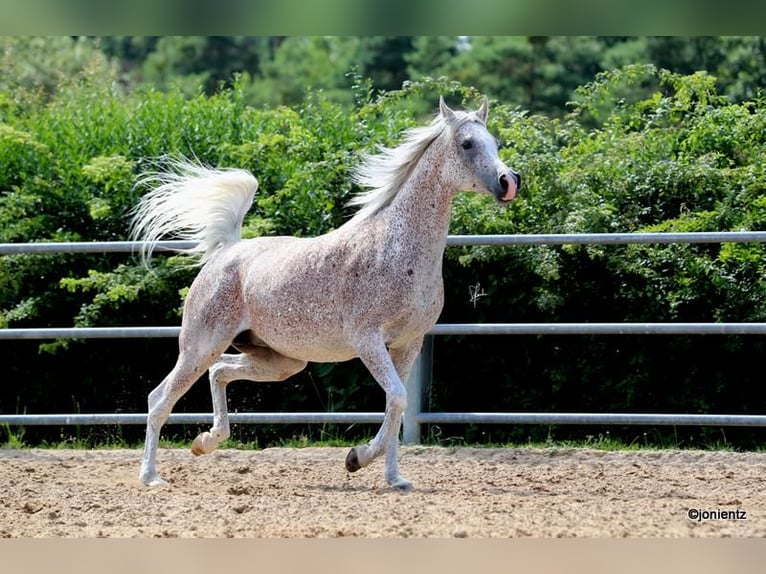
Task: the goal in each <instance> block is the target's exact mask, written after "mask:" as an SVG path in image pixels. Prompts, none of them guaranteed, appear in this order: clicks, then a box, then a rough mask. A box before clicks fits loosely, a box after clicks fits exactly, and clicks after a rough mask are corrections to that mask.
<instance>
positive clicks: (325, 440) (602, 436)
mask: <svg viewBox="0 0 766 574" xmlns="http://www.w3.org/2000/svg"><path fill="white" fill-rule="evenodd" d="M26 437H27V432H26V429H25V428H24V427H18V426H17V427H11V426H10V425H8V424H4V425H0V448H2V449H23V448H44V449H79V450H85V449H140V448H143V439H134V440H128V439H126V438H125V437H124V435H123V433H122V432H121V429H120V428H119V427H116V428H114V429H112V430H111V431H105V430H104V429H99V430H98V432H92V433H83V432H82V429H80V428H77V429H75V431H74V434H73V436H66V435H63V434H62V435H61V437H60V439H59V440H42V441H39V442H38V441H29V440H27V439H26ZM369 438H370V437H369V436H368V437H363V438H354V439H348V438H343V437H342V436H340V435H339V434H336V433H334V432H333V429H332V428H331V427H321V428H319V429H318V430H317V432H316V434H315V433H313V432H311V433H310V434H300V435H296V436H292V437H290V438H276V439H274V440H273V441H269V442H268V443H263V442H261V441H259V440H258V439H255V440H249V441H248V440H244V441H243V440H238V439H237V438H236V437H234V438H230V439H228V440H226V441H224V442H223V443H222V444H221V446H220V448H222V449H227V448H228V449H236V450H260V449H262V448H267V447H283V448H305V447H352V446H355V445H358V444H360V443H363V442H365V441H367V440H369ZM487 438H488V440H485V441H468V440H465V439H464V437H462V436H449V437H441V436H438V434H436V433H434V432H431V433H430V435H429V436H428V437H426V438H425V439H424V440H423V442H422V443H421V444H422V446H444V447H453V448H459V447H474V448H567V449H578V448H589V449H596V450H602V451H637V450H668V449H702V450H711V451H736V450H755V451H763V450H766V449H764V448H756V449H738V448H737V447H736V445H734V444H732V443H731V442H729V441H728V440H726V436H725V434H723V433H721V435H720V436H718V437H715V438H711V439H709V440H707V441H706V442H701V443H700V444H688V443H687V444H683V443H682V442H680V441H677V440H675V441H674V440H669V439H667V438H663V437H662V436H661V435H657V436H656V437H654V439H652V437H651V436H649V434H648V433H642V434H640V435H636V436H635V437H634V438H633V439H632V440H630V441H626V440H624V439H623V438H619V437H615V436H612V435H611V434H610V432H609V431H606V432H604V433H599V434H596V435H585V437H584V438H582V439H565V440H557V439H555V438H554V437H553V435H552V434H551V433H549V434H548V436H547V437H546V438H545V439H544V440H532V439H531V438H530V439H528V440H526V441H517V442H495V441H492V440H491V437H487ZM190 444H191V440H190V439H188V438H172V439H171V438H162V439H160V447H161V448H182V449H185V448H189V445H190Z"/></svg>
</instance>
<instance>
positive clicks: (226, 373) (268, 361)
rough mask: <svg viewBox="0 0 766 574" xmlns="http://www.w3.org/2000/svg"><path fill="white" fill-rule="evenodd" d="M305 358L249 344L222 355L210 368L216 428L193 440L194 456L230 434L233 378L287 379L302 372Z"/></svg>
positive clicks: (213, 446) (208, 449)
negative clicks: (228, 401) (229, 394)
mask: <svg viewBox="0 0 766 574" xmlns="http://www.w3.org/2000/svg"><path fill="white" fill-rule="evenodd" d="M305 367H306V362H305V361H298V360H296V359H291V358H289V357H286V356H284V355H280V354H279V353H277V352H276V351H273V350H271V349H269V348H266V347H248V349H247V351H246V352H243V353H241V354H236V355H229V354H226V355H221V358H220V359H219V360H218V362H216V363H215V364H214V365H213V366H212V367H210V394H211V396H212V398H213V427H212V428H211V429H210V430H209V431H207V432H203V433H201V434H200V435H199V436H197V438H195V439H194V442H193V443H192V449H191V450H192V453H194V454H195V455H201V454H208V453H210V452H213V451H214V450H215V449H216V448H217V447H218V445H219V444H220V443H221V442H222V441H224V440H226V439H227V438H228V437H229V435H230V430H229V416H228V410H227V405H226V385H228V384H229V383H230V382H231V381H234V380H238V379H246V380H250V381H260V382H268V381H284V380H285V379H287V378H288V377H290V376H292V375H294V374H295V373H298V372H300V371H302V370H303V369H304V368H305Z"/></svg>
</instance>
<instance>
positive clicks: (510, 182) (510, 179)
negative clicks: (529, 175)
mask: <svg viewBox="0 0 766 574" xmlns="http://www.w3.org/2000/svg"><path fill="white" fill-rule="evenodd" d="M499 182H500V189H501V190H502V194H500V195H498V197H497V199H498V200H499V201H502V202H509V201H511V200H513V199H516V194H517V193H518V192H519V190H520V189H521V176H520V175H519V174H518V173H516V172H515V171H513V170H510V171H508V173H504V174H502V175H501V176H500V178H499Z"/></svg>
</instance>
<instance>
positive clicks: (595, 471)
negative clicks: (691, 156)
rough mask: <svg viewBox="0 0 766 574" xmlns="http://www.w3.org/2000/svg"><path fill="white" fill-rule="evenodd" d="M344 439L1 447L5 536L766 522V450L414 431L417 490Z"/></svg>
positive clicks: (692, 533)
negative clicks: (492, 440)
mask: <svg viewBox="0 0 766 574" xmlns="http://www.w3.org/2000/svg"><path fill="white" fill-rule="evenodd" d="M346 452H347V449H342V448H297V449H296V448H270V449H265V450H262V451H236V450H223V451H219V452H216V453H213V454H211V455H208V456H206V457H199V458H197V457H194V456H192V455H191V454H190V452H189V451H187V450H175V449H172V450H168V449H161V450H160V453H159V458H158V462H159V468H160V471H161V472H162V474H163V476H164V477H165V478H166V479H167V480H169V482H170V484H169V485H168V486H164V487H158V488H146V487H143V486H141V485H140V484H139V482H138V479H137V473H138V466H139V461H140V456H141V453H140V451H137V450H115V451H108V450H106V451H82V450H71V451H68V450H0V480H1V481H2V496H1V497H0V537H5V538H15V537H55V538H59V537H66V538H71V537H131V538H132V537H139V538H152V537H221V538H223V537H301V538H306V537H312V538H313V537H354V536H356V537H385V538H404V537H448V538H451V537H457V538H466V537H469V538H474V537H478V538H487V537H551V538H552V537H618V538H622V537H764V536H766V493H764V477H766V454H764V453H731V452H702V451H644V452H603V451H596V450H587V449H532V448H529V449H527V448H522V449H475V448H439V447H419V446H418V447H405V448H403V449H402V455H401V469H402V474H404V476H406V477H407V478H409V479H410V480H412V481H413V482H414V485H415V487H414V489H413V490H411V491H410V492H405V493H403V492H398V491H394V490H392V489H390V488H389V487H388V486H387V485H386V484H385V481H384V480H383V461H382V460H376V461H375V462H373V464H372V465H370V466H369V467H367V468H365V469H362V470H360V471H359V472H357V473H354V474H349V473H348V472H346V470H345V469H344V466H343V461H344V459H345V456H346ZM696 511H700V513H699V519H698V520H693V519H690V518H689V513H690V512H691V514H692V517H695V515H694V513H695V512H696Z"/></svg>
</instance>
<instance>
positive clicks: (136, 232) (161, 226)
mask: <svg viewBox="0 0 766 574" xmlns="http://www.w3.org/2000/svg"><path fill="white" fill-rule="evenodd" d="M168 165H169V169H168V170H166V171H161V172H156V173H149V174H145V175H144V176H143V177H142V178H141V180H140V182H139V184H140V185H149V186H152V189H151V190H150V191H148V192H147V193H146V194H145V195H144V196H143V197H142V198H141V200H140V201H139V203H138V205H137V206H136V208H135V209H134V210H133V212H132V214H131V215H132V218H133V220H132V225H131V237H133V238H134V239H135V240H138V241H146V245H145V247H144V248H143V249H142V251H141V254H142V257H143V258H144V260H145V261H147V260H148V259H149V258H150V257H151V255H152V252H153V250H154V247H155V246H156V244H157V241H159V240H160V239H161V238H162V237H174V238H176V239H181V240H190V241H197V242H198V244H197V246H196V247H194V248H191V249H188V250H183V251H184V252H186V253H190V254H198V255H201V258H200V261H199V263H200V265H201V264H203V263H204V262H205V261H207V260H208V259H209V258H210V256H211V255H212V254H213V253H215V251H216V250H218V249H219V248H220V247H222V246H224V245H228V244H230V243H234V242H236V241H239V239H240V238H241V236H242V221H243V220H244V218H245V215H246V214H247V211H248V209H250V206H251V205H252V203H253V196H254V195H255V192H256V190H257V189H258V181H257V180H256V179H255V177H253V175H252V174H251V173H250V172H248V171H246V170H243V169H226V170H219V169H211V168H208V167H204V166H202V165H198V164H194V163H191V162H190V161H186V160H172V161H169V162H168Z"/></svg>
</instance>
